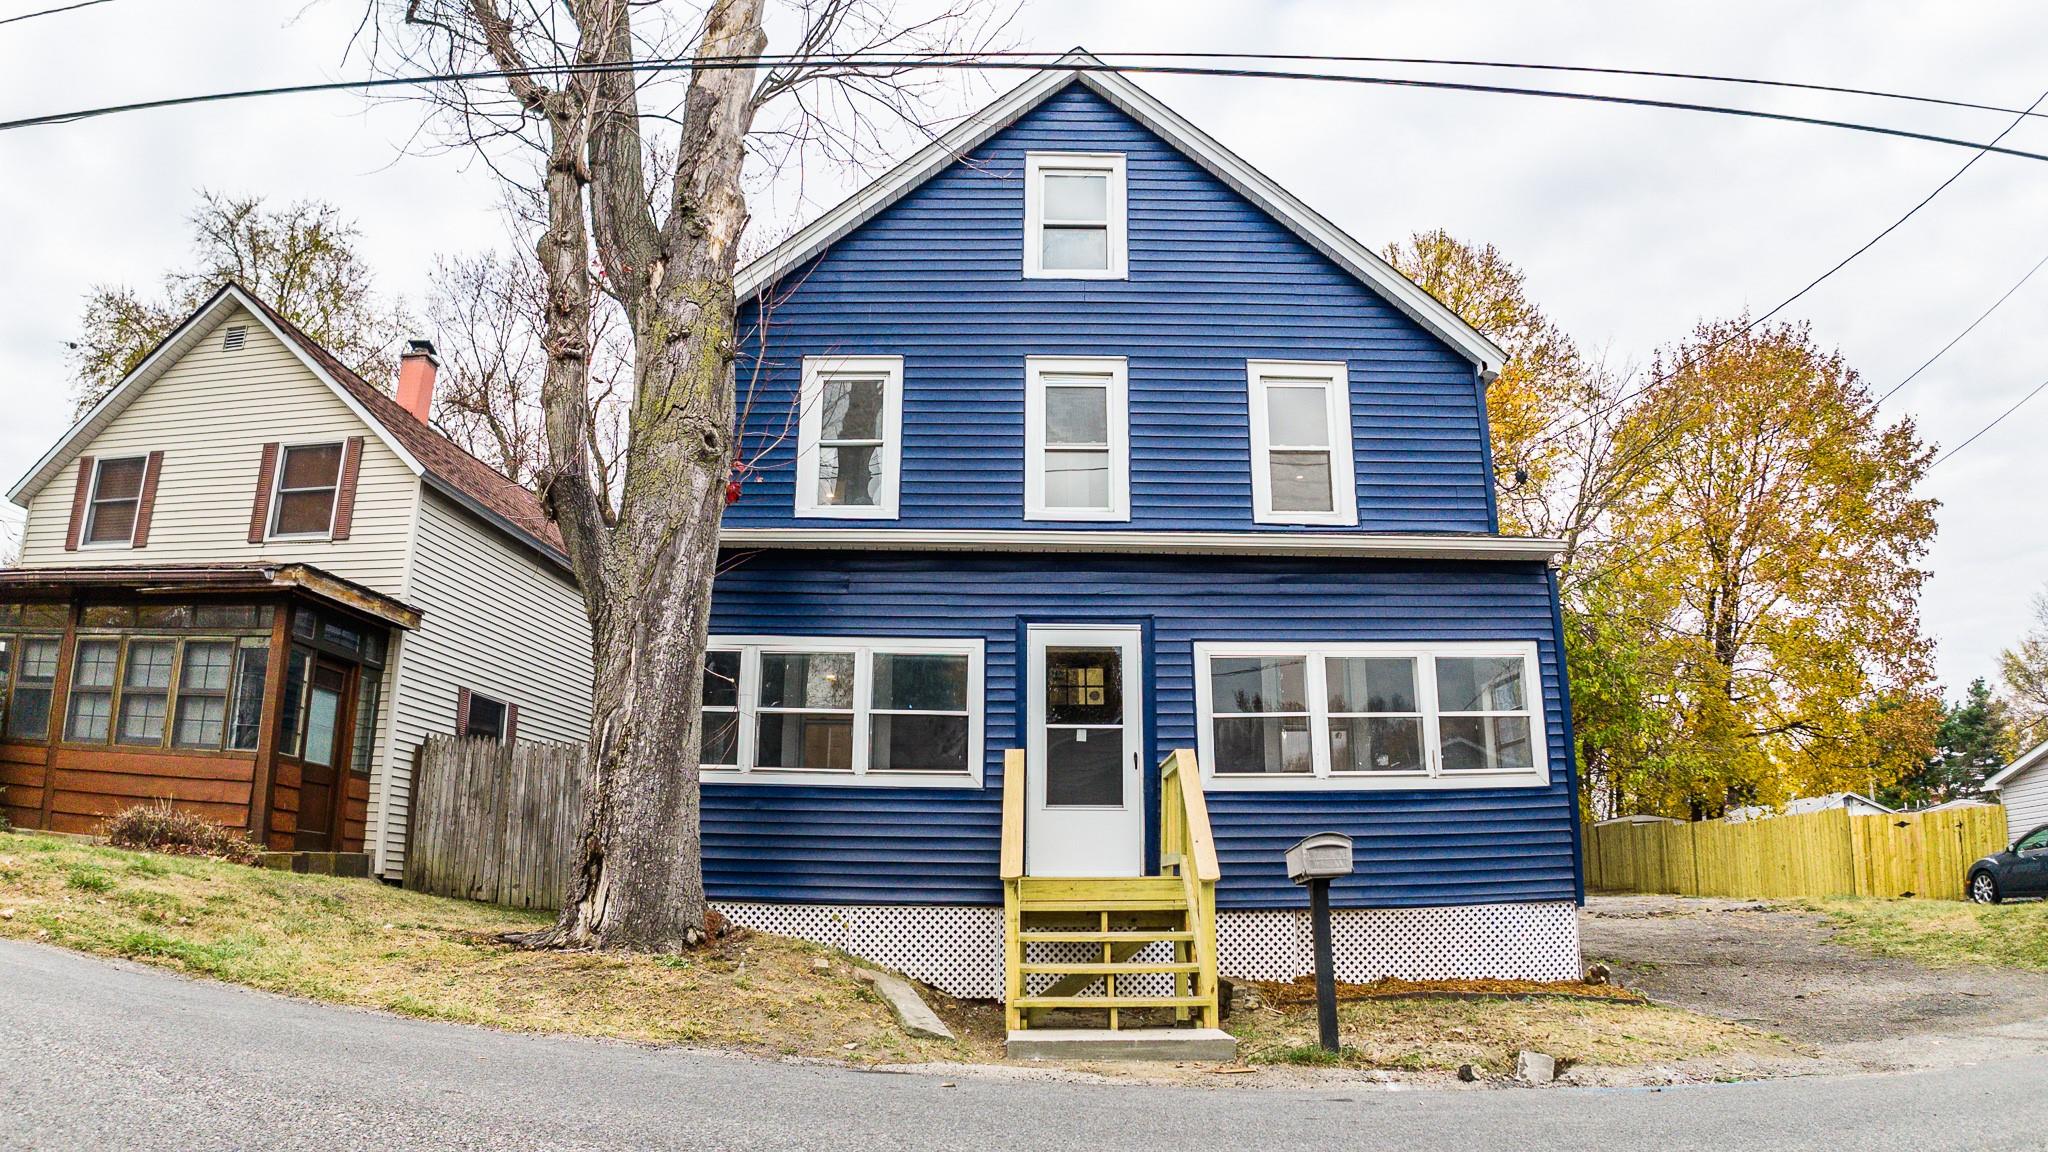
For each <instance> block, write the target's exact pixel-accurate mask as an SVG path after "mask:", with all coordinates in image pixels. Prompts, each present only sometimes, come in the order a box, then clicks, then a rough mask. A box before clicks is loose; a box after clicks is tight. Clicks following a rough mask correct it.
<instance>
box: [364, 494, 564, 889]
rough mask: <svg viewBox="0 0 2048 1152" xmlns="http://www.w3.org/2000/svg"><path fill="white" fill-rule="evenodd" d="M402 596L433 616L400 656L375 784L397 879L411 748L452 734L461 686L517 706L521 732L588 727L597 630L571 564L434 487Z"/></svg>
mask: <svg viewBox="0 0 2048 1152" xmlns="http://www.w3.org/2000/svg"><path fill="white" fill-rule="evenodd" d="M558 573H559V574H558ZM401 598H402V599H404V600H405V601H406V603H408V604H412V605H414V606H416V607H418V608H419V609H420V610H421V611H422V612H423V613H424V614H425V615H424V617H423V618H422V620H421V621H420V627H419V630H418V631H416V632H409V633H406V634H405V635H404V636H403V637H402V638H401V639H400V640H399V642H398V644H397V645H396V646H395V650H394V653H393V656H392V658H391V667H392V676H393V681H392V683H391V684H390V685H388V686H387V687H388V689H389V690H388V692H387V700H388V701H389V704H388V706H387V711H388V712H389V716H388V718H387V719H386V721H385V724H384V730H385V739H384V742H383V748H384V749H388V751H384V752H383V754H382V755H380V757H379V759H378V763H379V765H380V766H381V770H380V771H378V773H377V775H376V776H375V778H373V779H372V780H371V782H370V803H371V805H372V807H371V812H370V828H371V832H370V833H369V834H368V835H369V838H370V840H371V841H372V843H373V844H381V855H380V856H379V858H378V867H379V870H380V871H381V873H382V874H383V875H385V876H389V877H396V876H399V875H401V874H402V873H403V871H404V866H405V829H406V816H407V814H408V812H410V810H411V806H412V775H411V773H412V761H413V754H414V753H415V751H417V749H418V748H419V745H420V743H421V742H422V741H424V740H425V739H426V738H427V737H428V736H429V735H435V734H441V735H452V734H453V733H454V731H455V709H456V700H457V696H458V694H459V693H460V692H461V690H462V689H464V688H468V689H470V690H471V691H473V692H476V693H480V694H482V695H484V696H488V697H490V698H491V699H493V700H502V701H504V702H505V703H507V704H515V705H517V706H518V707H519V731H518V738H519V739H520V740H539V741H560V742H565V743H567V742H575V743H581V742H583V741H585V740H587V739H588V738H589V735H590V677H591V673H590V632H589V627H588V624H587V623H586V621H585V619H584V615H583V598H582V596H581V594H579V593H578V592H577V591H576V588H575V587H574V585H572V584H571V583H570V582H569V579H568V577H567V574H566V573H562V572H561V570H560V569H558V568H555V567H554V565H552V564H551V563H549V562H547V561H544V560H542V559H540V558H539V557H538V556H536V555H534V554H533V553H532V552H531V551H530V550H528V549H525V548H522V547H520V546H518V545H516V544H513V543H512V542H511V541H510V540H508V539H506V537H505V536H504V535H503V534H502V533H500V532H498V531H496V530H495V529H492V528H489V527H486V526H485V525H483V524H482V523H481V522H479V521H477V520H476V519H474V518H472V517H471V516H470V514H469V513H467V512H465V511H463V510H461V509H459V508H457V507H456V506H455V505H454V504H453V503H452V502H450V501H449V500H447V499H446V498H444V497H442V496H440V495H438V494H436V493H434V492H431V491H430V492H428V493H427V494H426V497H425V498H424V499H423V500H421V502H420V517H419V537H418V547H417V551H416V554H415V555H414V558H413V568H412V574H411V577H410V578H409V579H408V580H407V582H406V587H405V590H404V592H403V593H402V594H401ZM373 850H374V849H373Z"/></svg>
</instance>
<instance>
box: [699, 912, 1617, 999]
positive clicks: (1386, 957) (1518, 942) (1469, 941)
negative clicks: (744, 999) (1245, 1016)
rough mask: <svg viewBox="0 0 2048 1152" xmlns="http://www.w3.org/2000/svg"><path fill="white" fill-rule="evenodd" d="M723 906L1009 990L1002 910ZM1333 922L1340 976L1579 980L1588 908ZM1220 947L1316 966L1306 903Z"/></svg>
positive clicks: (1257, 969)
mask: <svg viewBox="0 0 2048 1152" xmlns="http://www.w3.org/2000/svg"><path fill="white" fill-rule="evenodd" d="M713 906H714V907H716V908H717V909H718V910H719V912H721V913H723V914H724V915H725V917H726V918H727V919H728V920H731V921H732V922H733V923H735V924H740V925H744V926H745V927H748V928H753V929H755V930H757V931H761V932H773V933H775V934H777V935H779V936H794V937H797V938H798V939H802V940H809V941H812V942H814V943H817V944H823V945H826V946H827V947H831V948H838V949H841V950H843V951H845V952H848V953H851V954H852V955H855V956H859V957H860V958H862V959H864V960H871V961H873V962H874V963H876V964H880V965H883V966H884V967H888V968H894V969H896V970H897V971H899V972H902V973H904V974H905V975H908V976H912V977H915V978H916V979H919V980H922V981H924V982H925V983H927V984H930V985H931V986H932V987H934V988H937V989H939V990H940V991H943V992H947V993H950V994H951V995H954V996H960V997H965V998H968V999H976V1000H994V999H999V998H1000V997H1001V996H1002V991H1003V910H1002V909H1000V908H966V907H937V906H924V905H875V904H738V903H728V902H723V901H721V902H718V903H716V904H714V905H713ZM1331 929H1332V932H1333V934H1334V940H1333V943H1334V945H1335V951H1336V956H1337V978H1338V979H1340V980H1347V981H1354V982H1358V983H1364V982H1367V981H1371V980H1376V979H1378V978H1380V977H1382V976H1399V977H1402V978H1404V979H1409V980H1436V979H1451V978H1458V977H1467V978H1492V979H1503V980H1574V979H1577V978H1578V976H1579V974H1580V971H1581V969H1580V962H1579V920H1578V914H1577V910H1576V909H1575V908H1574V907H1573V906H1572V904H1571V903H1570V902H1569V901H1557V902H1553V903H1546V904H1476V905H1470V906H1465V907H1452V908H1339V909H1337V910H1336V911H1335V912H1334V913H1333V914H1332V916H1331ZM1216 946H1217V952H1218V953H1219V955H1218V962H1219V967H1221V968H1222V970H1223V974H1224V975H1226V976H1237V977H1241V978H1246V979H1253V980H1292V979H1293V978H1295V977H1296V976H1300V975H1304V974H1306V973H1308V972H1311V971H1313V970H1314V952H1313V950H1312V946H1311V943H1310V938H1309V921H1308V912H1307V911H1306V910H1297V909H1288V910H1278V911H1252V912H1221V913H1218V914H1217V917H1216Z"/></svg>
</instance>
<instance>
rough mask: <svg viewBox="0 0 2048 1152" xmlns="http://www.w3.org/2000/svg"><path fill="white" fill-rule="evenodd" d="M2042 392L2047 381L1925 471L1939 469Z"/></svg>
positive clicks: (1971, 434)
mask: <svg viewBox="0 0 2048 1152" xmlns="http://www.w3.org/2000/svg"><path fill="white" fill-rule="evenodd" d="M2043 390H2048V380H2043V381H2041V382H2040V383H2039V384H2036V385H2034V390H2033V391H2032V392H2029V393H2027V394H2026V395H2025V396H2022V397H2020V398H2019V399H2018V400H2015V401H2013V405H2012V407H2010V408H2007V409H2006V410H2005V411H2003V412H2000V413H1999V414H1998V417H1997V419H1994V420H1993V421H1991V423H1989V424H1986V425H1985V426H1983V427H1982V428H1979V429H1977V430H1976V431H1975V432H1972V433H1970V438H1969V439H1967V440H1965V441H1963V442H1962V443H1961V444H1958V445H1956V446H1955V447H1953V448H1951V449H1949V450H1948V451H1946V452H1943V453H1942V454H1941V455H1939V456H1936V457H1935V458H1934V463H1932V464H1929V465H1928V466H1927V471H1929V472H1932V471H1934V470H1935V469H1936V468H1939V467H1941V463H1942V461H1944V460H1948V459H1951V458H1953V457H1954V456H1956V455H1957V454H1958V453H1960V452H1961V451H1962V450H1963V449H1965V448H1968V447H1969V446H1970V445H1972V444H1975V443H1976V442H1977V438H1978V437H1979V436H1982V435H1984V434H1985V433H1986V432H1989V431H1991V430H1992V429H1993V428H1996V427H1998V426H1999V425H2000V424H2002V423H2004V422H2005V418H2006V417H2007V416H2010V415H2012V414H2013V413H2015V412H2017V411H2019V410H2020V408H2021V406H2022V405H2024V404H2026V402H2027V401H2029V400H2032V399H2033V398H2034V397H2036V396H2039V395H2040V394H2041V393H2042V391H2043Z"/></svg>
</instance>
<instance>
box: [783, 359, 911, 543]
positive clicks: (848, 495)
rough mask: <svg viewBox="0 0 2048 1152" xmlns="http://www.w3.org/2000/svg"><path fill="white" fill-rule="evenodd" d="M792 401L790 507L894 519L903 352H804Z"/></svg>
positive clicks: (815, 513) (900, 454) (812, 512)
mask: <svg viewBox="0 0 2048 1152" xmlns="http://www.w3.org/2000/svg"><path fill="white" fill-rule="evenodd" d="M799 406H800V411H799V413H798V418H797V431H798V437H797V441H798V442H797V462H796V473H797V475H796V511H797V514H798V515H801V516H830V517H845V518H853V519H881V520H890V519H894V518H895V516H896V497H897V491H898V489H899V480H898V476H897V473H898V469H899V465H900V464H901V462H902V458H903V443H902V440H903V358H902V357H900V356H829V357H828V356H807V357H805V358H804V368H803V385H802V393H801V396H800V397H799Z"/></svg>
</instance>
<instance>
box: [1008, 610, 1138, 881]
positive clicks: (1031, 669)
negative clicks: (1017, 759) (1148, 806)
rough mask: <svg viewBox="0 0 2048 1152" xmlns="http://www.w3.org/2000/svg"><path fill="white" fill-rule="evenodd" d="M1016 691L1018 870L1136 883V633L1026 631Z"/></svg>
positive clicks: (1034, 628) (1057, 629)
mask: <svg viewBox="0 0 2048 1152" xmlns="http://www.w3.org/2000/svg"><path fill="white" fill-rule="evenodd" d="M1028 636H1029V644H1028V648H1029V656H1028V658H1027V660H1026V665H1027V667H1026V670H1025V677H1026V678H1025V682H1024V690H1025V692H1026V693H1027V698H1028V700H1029V706H1028V708H1027V709H1026V713H1025V721H1026V723H1027V724H1028V726H1029V730H1028V731H1027V732H1026V734H1025V741H1024V751H1025V772H1026V774H1027V776H1028V777H1029V783H1030V788H1029V799H1028V804H1029V806H1028V808H1027V809H1026V811H1025V816H1024V870H1025V871H1026V872H1027V873H1029V874H1030V875H1033V876H1138V875H1141V874H1143V871H1144V864H1145V810H1144V802H1145V776H1144V768H1143V764H1144V756H1143V749H1144V747H1145V732H1144V709H1143V707H1142V704H1143V702H1144V696H1145V693H1144V683H1145V681H1144V667H1143V663H1144V656H1143V648H1142V647H1141V645H1140V644H1139V633H1138V629H1136V628H1131V627H1103V626H1095V627H1082V626H1078V625H1076V626H1067V625H1047V626H1041V625H1033V626H1032V627H1031V628H1030V629H1029V632H1028Z"/></svg>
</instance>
